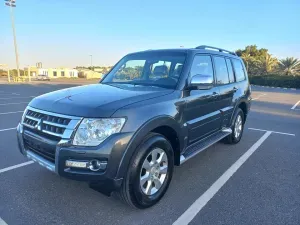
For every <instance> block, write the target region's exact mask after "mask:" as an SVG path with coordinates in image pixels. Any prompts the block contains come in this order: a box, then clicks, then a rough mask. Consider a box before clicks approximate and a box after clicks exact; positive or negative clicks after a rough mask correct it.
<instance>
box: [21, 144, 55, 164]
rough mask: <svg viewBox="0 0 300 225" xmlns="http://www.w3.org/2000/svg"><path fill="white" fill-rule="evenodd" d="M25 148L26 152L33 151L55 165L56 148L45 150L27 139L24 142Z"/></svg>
mask: <svg viewBox="0 0 300 225" xmlns="http://www.w3.org/2000/svg"><path fill="white" fill-rule="evenodd" d="M24 147H25V149H26V150H29V151H32V152H34V153H35V154H37V155H39V156H41V157H43V158H45V159H47V160H48V161H50V162H52V163H55V148H44V147H41V146H40V145H36V144H35V143H34V142H32V141H28V140H26V139H25V140H24Z"/></svg>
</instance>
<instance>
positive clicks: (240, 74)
mask: <svg viewBox="0 0 300 225" xmlns="http://www.w3.org/2000/svg"><path fill="white" fill-rule="evenodd" d="M231 60H232V63H233V68H234V71H235V78H236V81H237V82H238V81H242V80H245V79H246V75H245V71H244V67H243V65H242V62H241V61H240V60H238V59H231Z"/></svg>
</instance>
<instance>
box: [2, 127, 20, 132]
mask: <svg viewBox="0 0 300 225" xmlns="http://www.w3.org/2000/svg"><path fill="white" fill-rule="evenodd" d="M15 129H17V128H16V127H13V128H6V129H2V130H0V132H3V131H9V130H15Z"/></svg>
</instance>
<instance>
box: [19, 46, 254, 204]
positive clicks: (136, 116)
mask: <svg viewBox="0 0 300 225" xmlns="http://www.w3.org/2000/svg"><path fill="white" fill-rule="evenodd" d="M250 94H251V90H250V86H249V81H248V77H247V72H246V70H245V66H244V64H243V61H242V60H241V59H240V58H239V57H237V56H236V54H235V53H233V52H230V51H227V50H224V49H220V48H215V47H210V46H198V47H196V48H191V49H166V50H148V51H143V52H137V53H132V54H128V55H127V56H125V57H124V58H122V59H121V60H120V61H119V62H118V63H117V64H116V65H115V66H114V67H113V68H112V69H111V71H110V72H109V73H108V74H107V75H105V77H104V78H103V80H102V81H101V82H100V83H99V84H93V85H86V86H80V87H74V88H69V89H64V90H59V91H55V92H51V93H48V94H44V95H42V96H39V97H36V98H34V99H33V100H32V101H31V102H30V103H29V105H28V107H27V108H26V110H25V112H24V114H23V117H22V120H21V122H20V124H19V125H18V129H17V133H18V142H19V147H20V151H21V153H22V154H24V155H25V156H26V157H28V158H29V159H32V160H34V161H36V162H38V163H39V164H40V165H41V166H44V167H45V168H47V169H49V170H50V171H52V172H55V173H57V174H58V175H60V176H63V177H67V178H70V179H75V180H82V181H86V182H88V183H89V185H90V187H91V188H93V189H95V190H97V191H100V192H102V193H104V194H107V195H110V194H111V193H112V192H115V193H117V195H118V196H119V197H120V199H122V200H123V201H125V202H126V203H128V204H129V205H131V206H133V207H137V208H147V207H150V206H152V205H154V204H155V203H157V202H158V201H159V200H160V199H161V198H162V196H163V195H164V194H165V192H166V191H167V189H168V186H169V184H170V182H171V179H172V174H173V168H174V166H179V165H181V164H182V163H184V162H186V161H187V160H188V159H190V158H192V157H193V156H195V155H197V154H198V153H199V152H201V151H203V150H204V149H206V148H208V147H209V146H211V145H212V144H214V143H216V142H218V141H220V140H223V141H224V142H226V143H230V144H235V143H238V142H239V141H240V140H241V137H242V134H243V128H244V123H245V121H246V118H247V115H248V112H249V109H250V99H251V97H250Z"/></svg>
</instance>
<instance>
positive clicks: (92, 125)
mask: <svg viewBox="0 0 300 225" xmlns="http://www.w3.org/2000/svg"><path fill="white" fill-rule="evenodd" d="M124 123H125V119H124V118H110V119H83V120H82V122H81V123H80V125H79V127H78V129H77V131H76V134H75V137H74V140H73V145H81V146H97V145H99V144H100V143H101V142H103V141H104V140H105V139H106V138H108V137H109V136H110V135H112V134H115V133H118V132H120V131H121V129H122V127H123V125H124Z"/></svg>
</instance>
